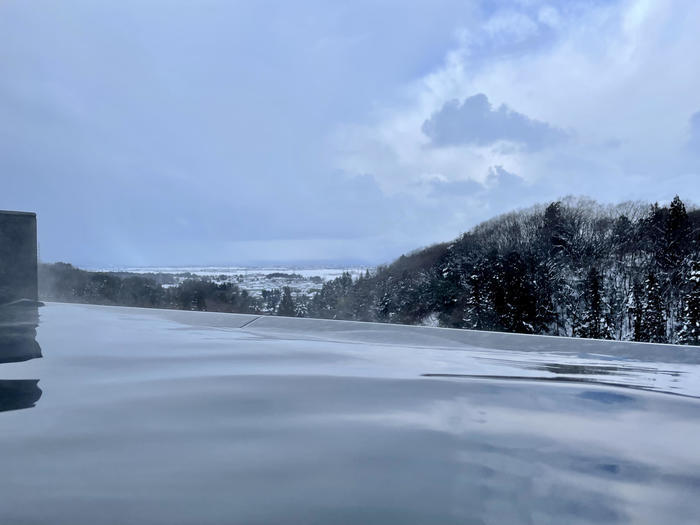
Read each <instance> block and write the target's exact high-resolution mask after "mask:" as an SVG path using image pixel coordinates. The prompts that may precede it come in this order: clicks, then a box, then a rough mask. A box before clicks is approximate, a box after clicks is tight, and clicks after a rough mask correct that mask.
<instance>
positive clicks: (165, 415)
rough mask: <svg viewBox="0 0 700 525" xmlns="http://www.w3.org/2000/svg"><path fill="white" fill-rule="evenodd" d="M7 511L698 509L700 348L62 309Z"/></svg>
mask: <svg viewBox="0 0 700 525" xmlns="http://www.w3.org/2000/svg"><path fill="white" fill-rule="evenodd" d="M39 316H40V322H39V325H38V328H37V335H36V342H37V343H38V345H39V347H40V348H41V352H42V354H43V358H41V359H32V360H29V361H25V362H15V363H5V364H0V410H1V411H2V412H0V465H2V468H1V474H0V523H1V524H8V525H9V524H11V525H23V524H27V525H29V524H33V525H34V524H55V525H61V524H65V525H81V524H89V525H107V524H109V525H125V524H162V525H178V524H197V525H208V524H284V523H293V524H368V523H371V524H401V525H407V524H451V523H455V524H457V523H459V524H494V525H504V524H511V523H513V524H516V523H517V524H521V523H536V524H553V525H559V524H601V523H620V524H625V523H630V524H650V525H658V524H662V523H672V524H692V525H697V523H699V522H700V399H698V398H699V397H700V349H697V348H696V349H693V348H689V347H672V346H663V345H642V344H625V343H602V342H595V341H581V340H564V339H558V338H547V337H533V336H512V335H504V334H488V333H481V334H474V333H469V332H460V331H454V330H440V329H430V328H413V327H396V326H387V325H372V324H364V323H343V322H328V321H311V320H290V319H280V318H256V317H252V316H237V315H227V314H206V313H195V312H173V311H159V310H141V309H132V308H117V307H99V306H84V305H67V304H56V303H53V304H52V303H50V304H47V305H46V306H44V307H41V308H40V309H39Z"/></svg>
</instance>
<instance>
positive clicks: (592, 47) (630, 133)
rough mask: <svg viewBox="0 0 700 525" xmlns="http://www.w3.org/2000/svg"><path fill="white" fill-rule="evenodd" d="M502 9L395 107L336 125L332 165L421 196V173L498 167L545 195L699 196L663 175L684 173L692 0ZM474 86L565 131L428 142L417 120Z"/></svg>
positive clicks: (693, 80)
mask: <svg viewBox="0 0 700 525" xmlns="http://www.w3.org/2000/svg"><path fill="white" fill-rule="evenodd" d="M510 13H511V14H510V15H507V14H504V13H503V12H497V13H495V14H493V15H492V16H491V17H490V18H488V19H487V20H484V21H482V23H481V24H479V23H476V24H474V25H473V26H470V27H466V28H465V29H464V30H463V31H461V32H460V38H459V45H458V46H457V47H456V48H455V49H452V50H451V51H449V52H447V53H446V56H445V60H444V63H443V64H442V65H441V66H440V67H439V68H437V69H435V70H434V71H432V72H431V73H429V74H427V75H425V76H424V77H422V78H420V79H417V80H416V81H415V82H414V83H413V84H411V85H409V86H406V87H405V90H404V91H403V92H402V93H401V94H400V97H401V100H402V102H401V103H400V104H399V103H397V104H396V105H395V106H394V107H391V108H389V109H384V110H382V111H381V112H378V113H377V114H375V115H372V116H371V117H369V118H368V119H367V123H365V124H362V125H353V126H345V127H343V128H341V130H340V132H339V135H338V137H340V140H341V142H342V144H343V148H342V149H338V150H337V153H338V155H337V157H336V160H337V165H338V166H339V167H340V168H341V169H343V170H345V171H347V172H349V173H357V172H359V173H370V174H372V175H374V176H375V177H376V179H377V180H378V182H379V184H380V185H381V186H382V188H383V189H384V190H385V191H388V192H396V191H399V190H400V191H406V190H407V189H411V190H415V191H416V192H417V193H420V191H421V189H422V190H424V191H425V192H426V193H427V192H428V190H427V189H426V187H425V185H424V184H423V185H421V181H425V180H441V181H443V182H455V181H466V180H472V181H476V182H479V183H482V184H484V183H485V182H486V177H487V174H488V172H489V169H490V168H491V167H493V166H502V167H503V168H504V169H505V170H507V171H508V172H511V173H515V174H517V175H518V176H520V177H522V178H523V179H525V180H527V181H529V182H530V183H536V184H539V185H540V188H541V195H542V200H544V199H546V198H549V197H556V195H551V194H552V193H553V192H555V191H556V192H558V193H588V194H591V195H592V196H593V197H596V198H601V199H611V200H612V199H623V198H628V197H641V198H648V199H665V198H667V194H673V193H674V192H681V193H682V194H684V195H686V196H687V198H689V199H694V200H697V199H698V198H700V185H697V184H695V185H694V186H693V185H692V184H691V185H690V187H689V185H688V184H685V187H671V186H670V184H666V182H671V181H674V182H677V181H678V180H679V179H678V176H680V175H681V174H685V175H684V176H682V177H681V179H680V180H682V181H687V180H688V177H689V176H690V175H688V173H689V171H690V172H691V175H692V170H690V168H689V166H690V164H689V162H690V161H689V160H688V158H687V157H688V155H687V149H686V148H685V147H684V145H685V144H686V142H687V140H688V118H689V115H691V114H693V113H694V112H695V111H697V109H698V108H700V54H698V53H697V49H699V48H700V36H698V32H697V27H698V25H699V24H700V4H699V3H696V2H690V1H686V2H672V1H670V0H669V1H654V2H649V1H644V0H634V1H633V0H629V1H622V2H618V3H597V4H596V5H594V6H593V7H590V6H589V7H588V8H585V6H584V5H583V4H582V5H578V4H574V3H573V2H567V3H564V4H562V6H561V8H560V9H557V8H555V7H553V6H542V5H531V6H527V7H523V8H522V9H521V11H520V13H521V14H522V17H520V16H516V15H514V14H512V13H513V11H511V12H510ZM526 19H527V20H529V22H526V21H525V20H526ZM504 36H507V38H506V39H505V40H504V38H503V37H504ZM514 43H520V44H522V45H520V47H517V48H514V47H513V44H514ZM476 93H484V94H485V95H486V96H488V98H489V100H491V101H492V102H493V104H494V105H495V106H498V105H500V104H506V105H507V106H509V107H512V108H517V110H518V111H519V112H522V113H523V114H524V115H527V117H528V118H529V119H533V120H537V121H541V122H546V123H548V124H550V125H551V126H553V127H556V128H559V129H565V130H566V131H567V133H569V135H570V139H569V140H567V141H564V142H559V143H556V144H554V143H552V147H551V148H548V149H542V150H541V151H539V150H535V151H533V150H530V151H523V150H518V149H516V150H508V149H507V148H503V147H497V146H495V145H489V144H485V143H484V142H483V141H482V142H479V141H467V140H464V141H461V142H460V141H442V143H443V145H445V147H438V148H435V147H428V145H429V140H428V138H427V137H426V136H424V135H423V134H422V133H421V126H422V123H423V122H425V121H426V120H428V119H430V118H431V115H433V114H434V113H435V112H438V111H440V110H441V108H443V107H444V105H445V104H446V103H448V102H449V101H450V100H452V99H458V100H464V99H466V98H467V97H470V96H473V95H474V94H476ZM456 142H460V144H456ZM611 145H614V147H611ZM640 180H641V181H645V183H644V184H642V185H641V186H639V185H638V184H637V185H636V186H635V187H634V188H630V186H629V184H630V181H640ZM691 180H692V179H691Z"/></svg>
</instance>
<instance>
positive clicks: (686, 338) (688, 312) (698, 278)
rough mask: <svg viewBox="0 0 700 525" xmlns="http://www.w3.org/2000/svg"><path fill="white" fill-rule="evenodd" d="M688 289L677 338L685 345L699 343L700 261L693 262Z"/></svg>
mask: <svg viewBox="0 0 700 525" xmlns="http://www.w3.org/2000/svg"><path fill="white" fill-rule="evenodd" d="M689 284H690V289H689V291H688V293H687V294H686V296H685V309H684V310H683V317H682V327H681V330H680V332H679V334H678V340H679V342H680V343H681V344H685V345H700V262H699V261H696V262H694V263H693V266H692V270H691V272H690V278H689Z"/></svg>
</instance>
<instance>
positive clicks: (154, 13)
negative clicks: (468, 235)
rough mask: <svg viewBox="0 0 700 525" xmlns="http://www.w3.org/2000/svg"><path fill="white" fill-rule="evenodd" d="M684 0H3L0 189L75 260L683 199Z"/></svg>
mask: <svg viewBox="0 0 700 525" xmlns="http://www.w3.org/2000/svg"><path fill="white" fill-rule="evenodd" d="M698 27H700V2H697V1H695V0H685V1H684V0H673V1H672V0H653V1H651V0H625V1H614V0H609V1H606V0H589V1H583V0H581V1H579V0H567V1H561V2H545V1H538V0H519V1H518V0H513V1H505V0H503V1H497V0H493V1H471V2H470V1H465V0H425V1H423V0H412V1H409V2H407V1H405V0H402V1H399V0H352V1H345V2H340V1H331V0H318V1H316V0H308V1H306V0H300V1H298V2H288V1H277V2H275V1H267V0H261V1H256V2H250V1H246V2H242V1H241V2H238V1H234V0H197V1H194V0H167V1H166V0H119V1H116V0H115V1H111V0H104V1H100V2H95V1H94V0H34V1H32V2H27V1H26V0H0V181H2V183H1V184H0V209H13V210H24V211H36V212H37V215H38V225H39V245H40V255H41V258H42V260H44V261H67V262H72V263H74V264H77V265H80V266H86V267H96V266H109V267H119V266H147V265H152V266H158V265H193V264H201V265H204V264H217V265H219V264H220V265H239V264H240V265H252V264H267V263H285V264H294V263H309V262H334V263H368V264H377V263H383V262H389V261H391V260H392V259H393V258H395V257H397V256H398V255H400V254H402V253H405V252H407V251H411V250H413V249H416V248H419V247H422V246H426V245H430V244H432V243H435V242H441V241H447V240H450V239H452V238H454V237H456V236H457V235H459V234H460V233H462V232H464V231H467V230H469V229H470V228H471V227H472V226H474V225H476V224H478V223H479V222H480V221H483V220H486V219H489V218H491V217H493V216H495V215H498V214H500V213H504V212H507V211H510V210H513V209H517V208H523V207H527V206H530V205H532V204H535V203H546V202H550V201H552V200H555V199H557V198H560V197H564V196H567V195H576V196H588V197H591V198H594V199H596V200H599V201H601V202H619V201H626V200H644V201H650V202H654V201H659V202H665V201H669V200H670V199H671V198H672V197H673V196H674V195H675V194H679V195H680V196H681V198H682V199H683V200H684V201H686V202H687V203H700V53H699V52H698V50H699V49H700V31H698Z"/></svg>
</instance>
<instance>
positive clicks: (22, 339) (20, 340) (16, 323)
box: [0, 300, 41, 412]
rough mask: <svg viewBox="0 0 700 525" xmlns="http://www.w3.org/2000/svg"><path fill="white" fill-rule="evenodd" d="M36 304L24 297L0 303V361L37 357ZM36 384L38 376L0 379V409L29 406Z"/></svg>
mask: <svg viewBox="0 0 700 525" xmlns="http://www.w3.org/2000/svg"><path fill="white" fill-rule="evenodd" d="M38 306H39V304H38V303H37V302H36V301H25V300H20V301H15V302H12V303H9V304H4V305H0V363H14V362H20V361H28V360H30V359H35V358H38V357H41V348H40V347H39V343H37V341H36V328H37V326H38V325H39V308H38ZM2 372H3V369H2V368H1V367H0V374H2ZM38 383H39V380H38V379H11V380H4V379H0V412H5V411H8V410H18V409H21V408H31V407H33V406H34V404H35V403H36V402H37V401H38V400H39V398H40V397H41V389H40V388H39V386H38Z"/></svg>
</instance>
